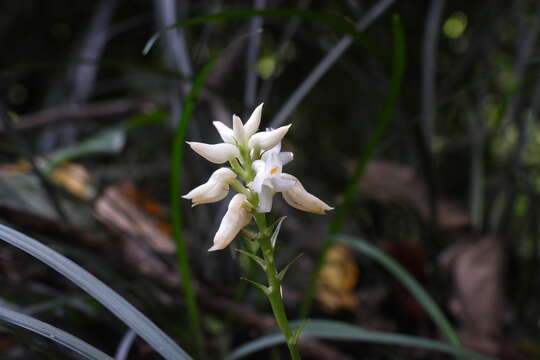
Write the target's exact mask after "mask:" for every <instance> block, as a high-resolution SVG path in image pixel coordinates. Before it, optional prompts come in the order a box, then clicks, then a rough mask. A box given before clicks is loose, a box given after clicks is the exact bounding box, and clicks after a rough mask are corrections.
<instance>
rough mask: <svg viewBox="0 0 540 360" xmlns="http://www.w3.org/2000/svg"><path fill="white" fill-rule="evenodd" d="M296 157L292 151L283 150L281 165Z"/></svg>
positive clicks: (280, 156)
mask: <svg viewBox="0 0 540 360" xmlns="http://www.w3.org/2000/svg"><path fill="white" fill-rule="evenodd" d="M293 159H294V154H293V153H292V152H290V151H286V152H281V153H279V160H280V161H281V165H287V164H288V163H290V162H291V161H293Z"/></svg>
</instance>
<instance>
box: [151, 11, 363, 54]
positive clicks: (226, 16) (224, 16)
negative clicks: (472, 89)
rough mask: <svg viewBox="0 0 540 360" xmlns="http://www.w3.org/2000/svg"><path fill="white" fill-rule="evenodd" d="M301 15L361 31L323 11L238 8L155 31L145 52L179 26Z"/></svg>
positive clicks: (354, 33) (350, 32) (344, 29)
mask: <svg viewBox="0 0 540 360" xmlns="http://www.w3.org/2000/svg"><path fill="white" fill-rule="evenodd" d="M257 16H261V17H299V18H302V19H304V20H309V21H313V22H317V23H321V24H324V25H327V26H330V27H331V28H333V29H334V30H336V31H338V32H340V33H343V34H348V35H352V36H354V37H357V36H359V32H358V31H357V30H356V29H355V28H354V24H353V23H352V22H350V21H348V20H346V19H345V18H344V17H342V16H336V15H329V14H326V13H323V12H316V11H309V10H296V9H292V10H237V11H224V12H221V13H218V14H212V15H206V16H200V17H196V18H191V19H187V20H184V21H181V22H179V23H176V24H173V25H171V26H167V27H166V28H165V29H163V30H161V31H160V32H157V33H155V34H154V35H152V37H151V38H150V39H149V40H148V41H147V42H146V44H145V46H144V49H143V54H144V55H146V54H148V52H149V51H150V50H151V49H152V47H153V46H154V44H155V43H156V41H157V40H158V39H159V37H160V36H161V35H162V34H163V33H164V32H166V31H169V30H171V29H175V28H178V27H186V26H192V25H197V24H204V23H207V22H211V21H226V20H236V19H250V18H253V17H257Z"/></svg>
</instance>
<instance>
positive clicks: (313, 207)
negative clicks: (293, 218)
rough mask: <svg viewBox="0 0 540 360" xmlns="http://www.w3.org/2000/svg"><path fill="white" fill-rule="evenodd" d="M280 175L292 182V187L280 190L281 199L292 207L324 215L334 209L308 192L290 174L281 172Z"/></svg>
mask: <svg viewBox="0 0 540 360" xmlns="http://www.w3.org/2000/svg"><path fill="white" fill-rule="evenodd" d="M281 177H282V179H285V180H289V181H293V182H294V185H293V186H292V187H290V188H288V189H287V190H285V191H283V192H282V195H283V199H285V201H286V202H287V203H288V204H289V205H291V206H292V207H294V208H297V209H298V210H302V211H307V212H310V213H313V214H319V215H324V214H325V212H326V211H330V210H333V209H334V208H333V207H331V206H329V205H328V204H326V203H325V202H324V201H322V200H321V199H319V198H318V197H316V196H315V195H313V194H310V193H308V192H307V191H306V189H304V187H303V186H302V184H301V183H300V181H299V180H298V179H297V178H296V177H294V176H292V175H290V174H282V175H281Z"/></svg>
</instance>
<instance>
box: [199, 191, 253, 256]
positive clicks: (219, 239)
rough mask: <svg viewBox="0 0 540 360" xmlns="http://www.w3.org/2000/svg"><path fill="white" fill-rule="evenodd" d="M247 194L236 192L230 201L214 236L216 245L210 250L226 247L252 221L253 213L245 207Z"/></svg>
mask: <svg viewBox="0 0 540 360" xmlns="http://www.w3.org/2000/svg"><path fill="white" fill-rule="evenodd" d="M245 201H246V196H245V195H243V194H236V195H235V196H234V197H233V198H232V199H231V202H230V203H229V207H228V209H227V212H226V213H225V216H223V219H222V220H221V224H220V225H219V229H218V231H217V232H216V235H215V236H214V245H213V246H212V247H211V248H210V249H208V251H216V250H222V249H225V248H226V247H227V246H228V245H229V244H230V243H231V241H233V240H234V238H235V237H236V235H238V233H239V232H240V230H242V228H243V227H244V226H246V225H247V224H249V222H250V221H251V214H250V213H249V212H248V211H247V210H246V209H245V208H244V206H243V204H244V202H245Z"/></svg>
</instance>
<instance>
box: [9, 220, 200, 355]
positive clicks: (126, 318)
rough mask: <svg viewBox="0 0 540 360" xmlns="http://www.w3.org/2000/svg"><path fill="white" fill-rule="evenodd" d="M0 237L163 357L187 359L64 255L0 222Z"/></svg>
mask: <svg viewBox="0 0 540 360" xmlns="http://www.w3.org/2000/svg"><path fill="white" fill-rule="evenodd" d="M0 239H2V240H4V241H5V242H7V243H9V244H11V245H13V246H15V247H17V248H19V249H21V250H22V251H24V252H26V253H28V254H30V255H31V256H33V257H35V258H36V259H38V260H40V261H42V262H44V263H45V264H47V265H48V266H50V267H51V268H53V269H54V270H56V271H58V272H59V273H60V274H62V275H63V276H65V277H66V278H68V279H69V280H71V281H73V282H74V283H75V285H77V286H79V287H80V288H81V289H83V290H84V291H86V292H87V293H88V294H89V295H90V296H92V297H93V298H94V299H95V300H96V301H98V302H100V303H101V304H102V305H103V306H105V307H106V308H107V309H109V310H110V311H111V312H112V313H113V314H114V315H116V316H117V317H118V318H119V319H120V320H122V321H123V322H124V323H125V324H127V325H128V326H129V327H130V328H131V329H133V331H135V332H136V333H137V334H138V335H139V336H140V337H141V338H143V339H144V340H146V342H148V344H150V345H151V346H152V347H153V348H154V349H155V350H156V351H157V352H158V353H160V354H161V355H162V356H163V357H164V358H165V359H167V360H177V359H191V358H190V357H189V355H188V354H186V353H185V352H184V351H183V350H182V349H181V348H180V347H179V346H178V345H177V344H176V343H175V342H174V341H173V340H171V338H169V337H168V336H167V335H166V334H165V333H164V332H163V331H161V330H160V329H159V328H158V327H157V326H156V325H155V324H154V323H153V322H152V321H150V320H149V319H148V318H147V317H146V316H144V315H143V314H142V313H141V312H140V311H139V310H137V309H136V308H135V307H134V306H133V305H131V304H130V303H129V302H127V301H126V300H125V299H124V298H123V297H121V296H120V295H118V294H117V293H116V292H115V291H114V290H112V289H111V288H109V287H108V286H107V285H105V284H104V283H103V282H101V281H100V280H98V279H97V278H96V277H95V276H93V275H92V274H90V273H89V272H88V271H86V270H84V269H83V268H81V267H80V266H79V265H77V264H75V263H74V262H73V261H71V260H69V259H68V258H66V257H65V256H63V255H61V254H59V253H57V252H56V251H54V250H52V249H51V248H49V247H47V246H45V245H43V244H41V243H40V242H38V241H36V240H34V239H32V238H31V237H28V236H26V235H24V234H22V233H20V232H18V231H15V230H13V229H10V228H9V227H7V226H5V225H2V224H0Z"/></svg>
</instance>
